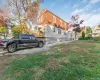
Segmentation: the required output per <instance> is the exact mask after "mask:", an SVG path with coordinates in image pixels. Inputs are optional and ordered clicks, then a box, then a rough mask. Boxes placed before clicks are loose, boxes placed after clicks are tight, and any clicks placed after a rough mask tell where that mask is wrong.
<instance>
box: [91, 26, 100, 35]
mask: <svg viewBox="0 0 100 80" xmlns="http://www.w3.org/2000/svg"><path fill="white" fill-rule="evenodd" d="M98 36H100V27H99V26H97V27H95V28H94V29H93V30H92V37H98Z"/></svg>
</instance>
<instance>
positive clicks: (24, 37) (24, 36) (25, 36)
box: [21, 35, 30, 39]
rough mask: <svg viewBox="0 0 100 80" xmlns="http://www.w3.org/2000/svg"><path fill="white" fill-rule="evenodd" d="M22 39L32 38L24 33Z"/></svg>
mask: <svg viewBox="0 0 100 80" xmlns="http://www.w3.org/2000/svg"><path fill="white" fill-rule="evenodd" d="M21 39H30V36H27V35H22V36H21Z"/></svg>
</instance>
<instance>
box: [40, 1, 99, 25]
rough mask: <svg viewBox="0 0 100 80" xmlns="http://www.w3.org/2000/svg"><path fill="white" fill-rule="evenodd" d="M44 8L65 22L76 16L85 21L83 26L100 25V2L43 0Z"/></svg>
mask: <svg viewBox="0 0 100 80" xmlns="http://www.w3.org/2000/svg"><path fill="white" fill-rule="evenodd" d="M43 8H46V9H48V10H50V11H51V12H53V13H55V14H56V15H58V16H59V17H61V18H63V19H64V20H66V21H69V20H70V17H71V16H72V15H75V14H78V15H80V18H81V19H83V20H85V21H84V23H83V25H86V26H91V27H94V26H95V25H97V24H99V23H100V0H44V3H43V4H41V9H43Z"/></svg>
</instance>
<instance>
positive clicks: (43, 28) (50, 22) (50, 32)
mask: <svg viewBox="0 0 100 80" xmlns="http://www.w3.org/2000/svg"><path fill="white" fill-rule="evenodd" d="M35 29H36V30H37V31H40V35H41V36H42V37H49V38H51V37H52V38H62V37H65V38H68V23H67V22H66V21H64V20H63V19H61V18H60V17H58V16H57V15H55V14H54V13H52V12H50V11H49V10H46V9H43V10H42V11H41V12H40V14H39V17H38V26H37V27H35Z"/></svg>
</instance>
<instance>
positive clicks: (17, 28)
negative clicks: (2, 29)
mask: <svg viewBox="0 0 100 80" xmlns="http://www.w3.org/2000/svg"><path fill="white" fill-rule="evenodd" d="M26 30H27V26H26V25H25V24H20V25H18V26H14V27H13V28H12V32H13V37H18V36H19V34H22V33H27V31H26Z"/></svg>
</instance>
